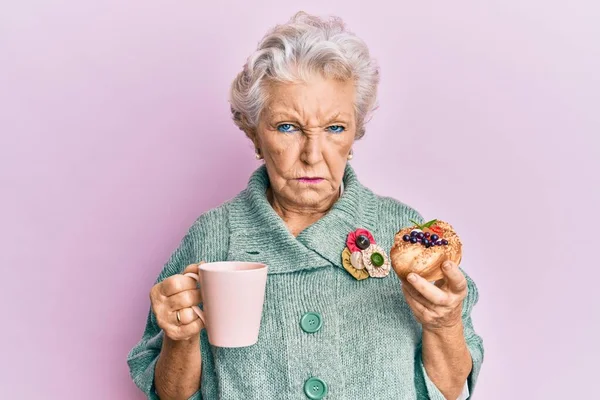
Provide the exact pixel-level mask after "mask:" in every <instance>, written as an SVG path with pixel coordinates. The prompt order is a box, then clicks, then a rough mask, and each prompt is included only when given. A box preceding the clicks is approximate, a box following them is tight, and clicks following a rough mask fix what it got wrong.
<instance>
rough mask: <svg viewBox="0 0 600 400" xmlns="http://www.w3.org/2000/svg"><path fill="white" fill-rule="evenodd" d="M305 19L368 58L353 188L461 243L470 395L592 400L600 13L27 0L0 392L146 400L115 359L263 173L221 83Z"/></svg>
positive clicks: (15, 17)
mask: <svg viewBox="0 0 600 400" xmlns="http://www.w3.org/2000/svg"><path fill="white" fill-rule="evenodd" d="M301 9H302V10H305V11H308V12H311V13H317V14H322V15H329V14H334V15H338V16H340V17H342V18H344V20H345V21H346V22H347V24H348V25H349V27H350V28H351V29H352V30H353V31H354V32H356V33H357V34H358V35H359V36H360V37H362V38H363V39H364V40H365V41H366V42H367V43H368V45H369V46H370V48H371V50H372V54H373V56H374V57H375V58H376V59H377V60H378V62H379V64H380V66H381V73H382V81H381V87H380V98H379V104H380V108H379V110H378V111H377V112H376V114H375V115H374V118H373V119H372V121H371V122H370V123H369V125H368V128H367V134H366V136H365V138H364V139H363V140H361V141H360V142H359V143H357V144H356V146H355V149H354V150H355V151H354V153H355V157H354V160H353V161H352V164H353V166H354V168H355V169H356V171H357V173H358V176H359V178H360V179H361V181H362V182H363V183H364V184H366V185H367V186H369V187H370V188H371V189H373V190H374V191H375V192H376V193H378V194H381V195H388V196H393V197H395V198H397V199H399V200H401V201H403V202H406V203H408V204H410V205H412V206H413V207H415V208H416V209H418V210H419V211H420V212H421V213H422V214H423V215H424V216H425V218H428V219H429V218H442V219H445V220H448V221H451V222H452V223H453V225H454V226H455V228H456V229H457V230H458V232H459V233H460V235H461V236H462V238H463V241H464V243H465V256H464V258H463V264H462V266H463V267H464V268H465V270H466V271H467V272H468V273H469V274H470V275H471V276H472V277H473V279H474V280H475V281H476V283H477V285H478V287H479V291H480V302H479V304H478V305H477V306H476V308H475V311H474V322H475V328H476V330H477V332H478V333H479V334H481V336H482V337H483V339H484V344H485V349H486V353H485V362H484V365H483V369H482V372H481V375H480V378H479V384H478V387H477V389H476V393H475V398H478V399H486V400H499V399H567V398H568V399H584V398H585V399H589V398H593V397H595V395H594V394H593V393H594V392H593V390H596V392H597V390H598V385H597V383H598V380H597V373H598V363H597V362H598V361H597V360H598V358H599V356H600V354H599V346H598V341H597V340H598V337H600V326H599V325H600V324H599V321H598V320H599V311H598V309H599V306H600V302H599V301H598V290H597V282H598V279H599V278H600V273H599V272H598V269H599V268H600V266H599V265H598V261H597V260H598V258H597V256H596V255H595V251H596V250H597V249H598V247H599V238H598V232H599V230H598V226H599V223H600V221H599V211H598V208H599V207H600V198H599V191H600V190H599V186H600V185H599V179H598V175H599V173H600V168H599V164H598V157H599V156H600V150H599V149H600V139H599V136H598V135H600V130H599V128H600V113H599V106H600V82H599V74H598V71H600V49H599V45H598V43H599V39H600V24H599V23H598V21H599V20H600V7H599V6H598V5H597V3H596V2H592V1H589V2H587V4H585V3H583V2H577V1H573V2H564V1H563V2H559V1H548V0H545V1H542V0H528V1H517V0H513V1H507V0H488V1H395V2H391V1H378V0H370V1H368V2H365V1H348V0H346V1H339V0H338V1H324V0H319V1H308V0H307V1H302V2H298V1H279V2H268V1H242V0H238V1H210V2H208V1H189V0H183V1H176V2H172V1H159V0H145V1H140V0H129V1H117V0H102V1H100V0H62V1H59V0H54V1H31V0H19V1H12V2H9V1H2V3H1V7H0V184H1V187H0V189H1V196H0V227H1V228H0V266H1V268H2V275H1V279H0V282H1V283H0V285H1V290H0V296H1V302H0V305H1V310H2V314H1V316H0V321H1V322H0V323H1V326H2V328H0V335H1V338H0V339H1V342H0V343H2V352H1V355H2V361H1V362H0V398H2V399H34V398H44V399H81V398H86V399H90V400H92V399H94V400H95V399H98V400H100V399H142V398H143V396H142V394H141V393H140V392H138V390H137V388H135V386H134V385H133V384H132V382H131V380H130V378H129V375H128V368H127V365H126V362H125V359H126V355H127V352H128V351H129V349H130V348H131V347H132V346H133V345H134V344H135V343H136V342H137V341H138V340H139V338H140V337H141V334H142V330H143V327H144V323H145V320H146V313H147V311H148V307H149V299H148V293H149V290H150V287H151V286H152V284H153V282H154V280H155V279H156V277H157V275H158V273H159V271H160V270H161V268H162V265H163V263H164V262H165V261H166V260H167V259H168V257H169V255H170V253H171V251H173V250H174V249H175V248H176V246H177V245H178V243H179V241H180V239H181V238H182V236H183V235H184V234H185V232H186V231H187V229H188V227H189V226H190V225H191V224H192V223H193V221H194V220H195V218H196V217H197V216H198V215H200V214H201V213H202V212H204V211H206V210H207V209H209V208H212V207H215V206H217V205H219V204H220V203H222V202H223V201H226V200H228V199H230V198H231V197H233V196H234V195H236V194H237V193H238V192H239V191H240V190H242V189H243V188H244V187H245V185H246V182H247V179H248V177H249V175H250V174H251V172H252V171H253V170H254V169H255V168H256V167H257V166H258V165H259V164H258V163H257V162H256V160H254V155H253V148H252V146H251V144H250V142H249V141H248V140H247V139H246V138H245V137H244V134H243V133H242V132H240V131H239V130H237V128H236V127H235V126H234V125H233V123H232V122H231V120H230V114H229V106H228V103H227V96H228V89H229V84H230V82H231V81H232V79H233V77H234V76H235V74H237V73H238V72H239V71H240V69H241V67H242V65H243V64H244V62H245V60H246V57H247V56H248V55H249V54H250V53H251V52H252V51H253V50H254V49H255V47H256V44H257V42H258V41H259V40H260V38H261V37H262V35H263V34H264V33H265V32H266V31H267V29H268V28H270V27H272V26H273V25H274V24H277V23H282V22H285V21H287V20H288V18H289V17H290V16H291V15H293V14H294V13H295V12H296V11H298V10H301ZM357 373H360V372H357Z"/></svg>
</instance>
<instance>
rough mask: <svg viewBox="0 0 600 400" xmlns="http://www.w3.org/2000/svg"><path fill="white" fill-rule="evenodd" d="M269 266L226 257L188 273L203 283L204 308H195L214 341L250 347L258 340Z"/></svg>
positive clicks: (213, 342) (201, 289)
mask: <svg viewBox="0 0 600 400" xmlns="http://www.w3.org/2000/svg"><path fill="white" fill-rule="evenodd" d="M267 269H268V267H267V266H266V265H265V264H260V263H253V262H241V261H222V262H213V263H206V264H201V265H200V266H198V274H194V273H187V274H185V276H189V277H191V278H194V279H195V280H196V281H198V282H199V283H200V292H201V293H202V304H203V306H204V307H203V308H204V311H202V310H200V308H199V307H192V308H193V310H194V311H195V312H196V314H197V315H198V317H200V319H202V321H203V322H204V326H205V328H206V331H207V333H208V341H209V342H210V344H212V345H213V346H217V347H246V346H251V345H253V344H255V343H256V342H257V341H258V332H259V330H260V320H261V317H262V310H263V304H264V300H265V288H266V284H267Z"/></svg>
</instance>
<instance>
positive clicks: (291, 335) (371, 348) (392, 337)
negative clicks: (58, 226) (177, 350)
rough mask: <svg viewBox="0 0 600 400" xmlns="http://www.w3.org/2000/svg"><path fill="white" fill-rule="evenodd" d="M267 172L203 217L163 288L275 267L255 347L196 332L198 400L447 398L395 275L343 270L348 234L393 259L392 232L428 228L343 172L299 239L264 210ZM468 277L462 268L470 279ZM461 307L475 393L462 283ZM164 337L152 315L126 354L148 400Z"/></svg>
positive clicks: (475, 344)
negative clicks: (426, 361) (366, 234)
mask: <svg viewBox="0 0 600 400" xmlns="http://www.w3.org/2000/svg"><path fill="white" fill-rule="evenodd" d="M268 185H269V179H268V175H267V172H266V169H265V167H264V166H262V167H260V168H259V169H257V170H256V172H254V174H253V175H252V176H251V178H250V180H249V183H248V187H247V188H246V189H245V190H244V191H242V192H241V193H240V194H239V195H238V196H236V197H235V198H234V199H232V200H230V201H228V202H227V203H225V204H223V205H221V206H220V207H218V208H215V209H213V210H210V211H208V212H206V213H204V214H203V215H201V216H200V217H199V218H198V220H197V221H196V222H195V223H194V225H193V226H192V227H191V228H190V230H189V232H188V233H187V235H186V236H185V237H184V239H183V240H182V242H181V245H180V246H179V248H178V249H177V250H176V251H175V252H173V254H172V255H171V258H170V260H169V261H168V262H167V264H166V265H165V267H164V269H163V271H162V272H161V274H160V276H159V277H158V280H157V282H160V281H162V280H163V279H165V278H167V277H168V276H171V275H174V274H177V273H180V272H181V271H182V270H183V269H184V268H185V267H186V266H187V265H189V264H192V263H196V262H199V261H201V260H205V261H207V262H212V261H223V260H237V261H256V262H263V263H266V264H267V265H268V266H269V275H268V279H267V289H266V296H265V304H264V310H263V316H262V321H261V328H260V335H259V340H258V343H257V344H256V345H254V346H250V347H245V348H218V347H213V346H211V345H210V344H209V343H208V339H207V335H206V331H202V333H201V353H202V382H201V389H200V391H199V392H198V393H196V394H195V395H194V396H192V397H191V399H205V400H212V399H235V400H238V399H240V400H242V399H243V400H245V399H261V400H263V399H269V400H271V399H273V400H275V399H277V400H279V399H282V400H283V399H306V398H307V397H306V395H305V394H304V386H305V383H306V381H307V380H308V379H309V378H311V377H317V378H319V379H321V380H322V381H323V382H325V383H326V385H327V386H328V394H327V396H326V398H327V399H340V400H350V399H360V400H364V399H374V400H386V399H394V400H401V399H427V398H431V399H440V400H441V399H444V396H443V395H442V394H441V392H440V391H439V390H438V389H437V388H436V386H435V385H434V384H433V382H432V381H431V380H430V379H429V378H428V376H427V373H426V371H425V368H424V366H423V363H422V360H421V350H420V346H421V333H422V329H421V325H420V324H419V323H418V322H417V321H416V320H415V318H414V316H413V314H412V311H411V309H410V308H409V306H408V304H407V303H406V301H405V300H404V297H403V294H402V290H401V287H400V285H401V282H400V280H399V279H398V278H397V276H396V275H395V273H394V272H393V271H392V272H391V273H390V274H389V275H388V276H387V277H386V278H368V279H366V280H361V281H357V280H355V279H354V278H353V277H352V276H351V275H350V274H349V273H348V272H346V270H345V269H344V268H343V266H342V261H341V254H342V251H343V250H344V248H345V247H346V244H345V243H346V237H347V235H348V233H349V232H351V231H354V230H356V229H357V228H365V229H368V230H369V231H370V232H371V233H373V236H374V238H375V240H376V241H377V244H379V245H380V246H382V247H383V248H384V249H385V250H386V252H388V254H389V250H390V248H391V246H392V244H393V241H394V234H395V233H396V232H397V231H398V230H400V229H401V228H402V227H405V226H408V225H410V224H411V223H410V222H409V219H413V220H418V221H423V219H422V217H421V215H419V213H418V212H416V211H415V210H413V209H412V208H410V207H408V206H407V205H405V204H402V203H400V202H398V201H396V200H394V199H391V198H386V197H380V196H377V195H375V194H374V193H373V192H371V191H370V190H369V189H367V188H366V187H364V186H363V185H362V184H361V183H360V182H359V181H358V179H357V177H356V174H355V173H354V171H353V169H352V168H351V167H350V166H349V165H348V166H347V167H346V171H345V174H344V193H343V195H342V196H341V197H340V199H339V200H338V201H337V202H336V203H335V204H334V206H333V207H332V209H331V210H330V211H329V213H328V214H327V215H325V216H324V217H323V218H321V219H320V220H319V221H317V222H316V223H314V224H313V225H311V226H310V227H308V228H307V229H305V230H304V231H303V232H301V233H300V234H299V235H298V236H297V237H294V236H293V235H292V234H291V233H290V232H289V231H288V230H287V228H286V226H285V224H284V222H283V221H282V219H281V218H280V217H279V216H278V215H277V214H276V213H275V211H274V210H273V208H272V207H271V206H270V204H269V203H268V201H267V198H266V193H265V192H266V189H267V187H268ZM463 272H464V271H463ZM467 281H468V295H467V297H466V299H465V300H464V303H463V314H462V316H463V323H464V332H465V338H466V342H467V345H468V348H469V351H470V353H471V356H472V359H473V369H472V372H471V374H470V376H469V378H468V385H469V392H470V393H471V395H472V394H473V389H474V385H475V381H476V379H477V376H478V374H479V370H480V368H481V364H482V362H483V352H484V350H483V344H482V340H481V338H480V337H479V336H478V335H477V334H476V333H475V331H474V330H473V324H472V322H471V316H470V315H471V310H472V308H473V306H474V305H475V304H476V303H477V298H478V294H477V288H476V286H475V284H474V283H473V281H472V280H471V279H470V278H469V277H468V276H467ZM307 312H316V313H319V314H320V316H321V317H322V328H321V329H320V330H319V331H318V332H316V333H306V332H304V331H303V330H302V329H301V325H300V319H301V318H302V316H303V315H304V314H305V313H307ZM162 339H163V332H162V331H161V329H160V328H159V327H158V325H157V322H156V318H155V316H154V314H153V313H152V312H150V313H149V315H148V320H147V323H146V328H145V330H144V334H143V336H142V339H141V340H140V342H139V343H138V344H137V345H136V346H135V347H134V348H133V349H132V350H131V352H130V353H129V355H128V359H127V361H128V364H129V368H130V372H131V376H132V378H133V381H134V382H135V384H136V385H137V386H138V387H139V388H140V389H141V390H142V391H143V392H144V393H145V394H146V395H147V396H148V398H150V399H158V396H157V395H156V394H155V392H154V386H153V383H154V368H155V365H156V361H157V359H158V356H159V353H160V349H161V344H162Z"/></svg>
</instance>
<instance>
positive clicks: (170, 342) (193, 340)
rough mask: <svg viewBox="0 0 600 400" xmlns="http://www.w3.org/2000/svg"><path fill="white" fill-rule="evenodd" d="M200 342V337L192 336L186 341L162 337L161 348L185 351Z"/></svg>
mask: <svg viewBox="0 0 600 400" xmlns="http://www.w3.org/2000/svg"><path fill="white" fill-rule="evenodd" d="M199 342H200V335H194V336H192V337H190V338H187V339H181V340H174V339H171V338H170V337H168V336H167V335H165V336H164V337H163V348H164V347H168V348H171V349H187V348H189V347H195V346H197V345H198V343H199Z"/></svg>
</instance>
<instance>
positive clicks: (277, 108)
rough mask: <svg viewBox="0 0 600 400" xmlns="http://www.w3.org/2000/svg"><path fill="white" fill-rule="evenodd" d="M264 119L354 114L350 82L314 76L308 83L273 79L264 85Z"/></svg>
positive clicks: (353, 87) (353, 93)
mask: <svg viewBox="0 0 600 400" xmlns="http://www.w3.org/2000/svg"><path fill="white" fill-rule="evenodd" d="M265 89H266V95H267V96H266V104H265V107H264V109H263V115H264V117H265V118H269V119H272V118H276V117H286V116H290V117H296V118H317V119H319V120H327V119H335V118H343V119H353V118H354V116H355V106H354V105H355V103H354V101H355V91H356V90H355V86H354V82H353V81H348V80H345V81H342V80H336V79H325V78H321V79H314V80H311V81H308V82H293V83H292V82H290V83H287V82H277V83H271V84H269V85H268V86H267V87H266V88H265Z"/></svg>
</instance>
